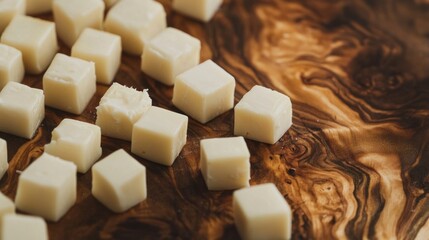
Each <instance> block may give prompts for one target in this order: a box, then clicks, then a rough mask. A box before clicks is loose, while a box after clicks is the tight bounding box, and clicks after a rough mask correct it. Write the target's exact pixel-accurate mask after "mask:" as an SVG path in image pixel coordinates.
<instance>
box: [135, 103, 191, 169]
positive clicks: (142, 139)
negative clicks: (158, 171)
mask: <svg viewBox="0 0 429 240" xmlns="http://www.w3.org/2000/svg"><path fill="white" fill-rule="evenodd" d="M187 129H188V117H187V116H185V115H182V114H179V113H175V112H172V111H169V110H166V109H162V108H159V107H151V108H150V109H149V110H148V111H147V112H146V113H145V114H144V115H143V116H142V117H141V118H140V120H138V121H137V122H136V123H135V124H134V128H133V136H132V140H131V152H133V153H134V154H136V155H138V156H140V157H143V158H145V159H147V160H150V161H153V162H156V163H159V164H163V165H166V166H171V165H172V164H173V162H174V160H175V159H176V157H177V156H179V153H180V151H181V150H182V148H183V146H184V145H185V143H186V137H187Z"/></svg>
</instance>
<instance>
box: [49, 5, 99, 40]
mask: <svg viewBox="0 0 429 240" xmlns="http://www.w3.org/2000/svg"><path fill="white" fill-rule="evenodd" d="M52 11H53V14H54V20H55V24H56V28H57V33H58V37H59V38H60V39H61V40H62V41H63V42H64V43H65V44H66V45H67V46H69V47H71V46H73V44H74V42H75V41H76V39H77V38H78V37H79V35H80V34H81V32H82V31H83V30H84V29H85V28H95V29H102V25H103V18H104V2H103V1H102V0H55V1H54V2H53V6H52Z"/></svg>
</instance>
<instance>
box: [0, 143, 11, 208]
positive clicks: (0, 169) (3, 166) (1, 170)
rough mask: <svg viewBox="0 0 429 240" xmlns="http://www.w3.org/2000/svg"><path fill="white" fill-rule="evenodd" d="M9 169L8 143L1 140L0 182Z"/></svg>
mask: <svg viewBox="0 0 429 240" xmlns="http://www.w3.org/2000/svg"><path fill="white" fill-rule="evenodd" d="M8 168H9V163H8V161H7V143H6V141H5V140H3V139H1V138H0V180H1V179H2V178H3V175H4V174H5V173H6V171H7V169H8ZM0 206H1V204H0ZM0 211H1V210H0Z"/></svg>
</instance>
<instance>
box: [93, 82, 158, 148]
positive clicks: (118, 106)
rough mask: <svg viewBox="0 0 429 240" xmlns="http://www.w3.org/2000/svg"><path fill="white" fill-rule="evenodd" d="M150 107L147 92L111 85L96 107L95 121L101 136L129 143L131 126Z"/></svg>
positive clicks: (117, 84) (150, 101)
mask: <svg viewBox="0 0 429 240" xmlns="http://www.w3.org/2000/svg"><path fill="white" fill-rule="evenodd" d="M150 106H152V99H151V98H150V97H149V94H148V92H147V90H143V91H137V90H136V89H134V88H129V87H127V86H123V85H121V84H119V83H113V84H112V86H110V88H109V89H108V90H107V92H106V93H105V94H104V96H103V97H102V98H101V100H100V105H99V106H98V107H97V120H96V121H95V124H97V125H98V126H100V128H101V134H103V135H104V136H109V137H113V138H119V139H123V140H126V141H131V135H132V132H133V125H134V123H135V122H137V120H139V119H140V117H141V116H142V115H143V114H144V113H145V112H146V111H147V110H148V109H149V108H150Z"/></svg>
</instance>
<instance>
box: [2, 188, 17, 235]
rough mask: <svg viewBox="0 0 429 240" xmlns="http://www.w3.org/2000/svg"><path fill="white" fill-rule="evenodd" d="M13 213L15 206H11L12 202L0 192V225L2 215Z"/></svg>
mask: <svg viewBox="0 0 429 240" xmlns="http://www.w3.org/2000/svg"><path fill="white" fill-rule="evenodd" d="M13 213H15V204H13V202H12V200H10V199H9V198H8V197H6V195H4V194H3V193H1V192H0V224H1V219H2V217H3V216H4V215H6V214H13ZM0 232H1V231H0Z"/></svg>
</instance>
